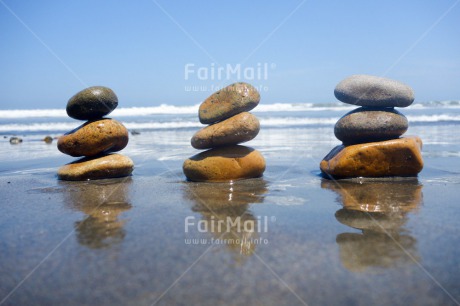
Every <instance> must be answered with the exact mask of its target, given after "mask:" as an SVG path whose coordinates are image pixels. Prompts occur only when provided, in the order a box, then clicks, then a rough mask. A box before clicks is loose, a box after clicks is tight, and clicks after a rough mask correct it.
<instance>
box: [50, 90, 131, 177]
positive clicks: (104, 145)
mask: <svg viewBox="0 0 460 306" xmlns="http://www.w3.org/2000/svg"><path fill="white" fill-rule="evenodd" d="M117 106H118V98H117V96H116V95H115V93H114V92H113V91H112V90H111V89H110V88H107V87H102V86H94V87H89V88H86V89H84V90H82V91H80V92H78V93H77V94H75V95H74V96H73V97H72V98H70V100H69V102H68V103H67V109H66V110H67V114H68V115H69V117H71V118H74V119H77V120H87V122H85V123H84V124H82V125H81V126H79V127H77V128H76V129H74V130H72V131H70V132H68V133H66V134H65V135H63V136H61V137H59V140H58V144H57V146H58V149H59V151H61V152H62V153H64V154H68V155H70V156H74V157H80V156H84V158H82V159H79V160H77V161H75V162H73V163H70V164H67V165H65V166H63V167H61V168H60V169H59V170H58V177H59V178H60V179H62V180H70V181H80V180H91V179H104V178H113V177H123V176H128V175H130V174H131V172H132V171H133V168H134V164H133V161H132V160H131V159H130V158H129V157H126V156H124V155H121V154H110V153H111V152H117V151H120V150H122V149H123V148H125V147H126V145H127V144H128V139H129V136H128V130H127V129H126V128H125V127H124V125H123V124H121V123H120V122H118V121H116V120H114V119H110V118H104V116H106V115H108V114H109V113H111V112H112V111H113V110H114V109H115V108H116V107H117Z"/></svg>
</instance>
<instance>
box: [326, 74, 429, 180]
mask: <svg viewBox="0 0 460 306" xmlns="http://www.w3.org/2000/svg"><path fill="white" fill-rule="evenodd" d="M334 94H335V96H336V98H337V99H339V100H340V101H342V102H344V103H348V104H353V105H359V106H361V107H359V108H357V109H355V110H353V111H351V112H349V113H347V114H346V115H344V116H343V117H342V118H340V120H339V121H338V122H337V123H336V125H335V128H334V133H335V136H336V137H337V138H338V139H339V140H341V141H342V142H343V144H342V145H339V146H337V147H335V148H334V149H332V151H331V152H330V153H329V154H328V155H326V157H325V158H324V159H323V160H322V161H321V164H320V168H321V171H322V172H323V173H325V174H326V175H329V176H332V177H361V176H362V177H384V176H416V175H417V174H418V173H419V172H420V171H421V170H422V168H423V160H422V155H421V149H422V141H421V139H420V138H419V137H417V136H411V137H400V136H401V135H403V134H404V133H405V132H406V131H407V128H408V126H409V125H408V121H407V119H406V117H405V116H404V115H403V114H401V113H400V112H398V111H397V110H395V109H394V107H407V106H409V105H411V104H412V102H413V101H414V93H413V91H412V89H411V88H410V87H409V86H407V85H405V84H403V83H400V82H398V81H394V80H390V79H387V78H381V77H376V76H369V75H353V76H350V77H348V78H346V79H344V80H343V81H341V82H340V83H339V84H338V85H337V87H336V88H335V91H334Z"/></svg>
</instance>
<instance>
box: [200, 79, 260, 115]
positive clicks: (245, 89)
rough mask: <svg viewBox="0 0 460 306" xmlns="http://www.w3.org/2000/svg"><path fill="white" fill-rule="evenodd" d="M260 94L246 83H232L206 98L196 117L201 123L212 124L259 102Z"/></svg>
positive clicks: (247, 109) (245, 110)
mask: <svg viewBox="0 0 460 306" xmlns="http://www.w3.org/2000/svg"><path fill="white" fill-rule="evenodd" d="M259 101H260V94H259V92H258V91H257V89H256V88H254V86H252V85H250V84H247V83H243V82H240V83H234V84H232V85H229V86H227V87H225V88H223V89H221V90H219V91H217V92H215V93H213V94H212V95H211V96H210V97H209V98H207V99H206V100H205V101H204V102H203V103H201V105H200V109H199V112H198V117H199V118H200V122H201V123H203V124H212V123H216V122H219V121H222V120H225V119H227V118H230V117H232V116H234V115H236V114H239V113H241V112H247V111H250V110H251V109H253V108H254V107H256V106H257V104H259Z"/></svg>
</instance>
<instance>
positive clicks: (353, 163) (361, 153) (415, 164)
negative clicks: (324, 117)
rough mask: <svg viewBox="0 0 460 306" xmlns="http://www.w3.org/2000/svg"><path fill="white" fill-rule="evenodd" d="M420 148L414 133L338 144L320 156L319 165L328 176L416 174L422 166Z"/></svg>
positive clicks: (420, 145)
mask: <svg viewBox="0 0 460 306" xmlns="http://www.w3.org/2000/svg"><path fill="white" fill-rule="evenodd" d="M421 148H422V140H421V139H420V138H419V137H417V136H411V137H403V138H399V139H392V140H386V141H379V142H371V143H362V144H356V145H352V146H347V147H346V146H344V145H340V146H337V147H335V148H334V149H332V151H331V152H329V154H328V155H326V157H324V159H323V160H322V161H321V163H320V168H321V171H322V172H323V173H325V174H326V175H329V176H332V177H360V176H362V177H383V176H416V175H417V174H418V173H419V172H420V171H422V169H423V159H422V153H421Z"/></svg>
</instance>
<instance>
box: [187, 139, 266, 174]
mask: <svg viewBox="0 0 460 306" xmlns="http://www.w3.org/2000/svg"><path fill="white" fill-rule="evenodd" d="M182 168H183V171H184V174H185V176H186V177H187V179H189V180H190V181H197V182H205V181H209V182H223V181H232V180H240V179H248V178H255V177H260V176H261V175H262V174H263V173H264V171H265V159H264V157H263V156H262V154H260V152H259V151H257V150H254V149H253V148H249V147H245V146H237V145H236V146H228V147H220V148H215V149H211V150H207V151H204V152H201V153H200V154H197V155H195V156H192V157H190V158H189V159H187V160H185V162H184V165H183V167H182Z"/></svg>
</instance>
